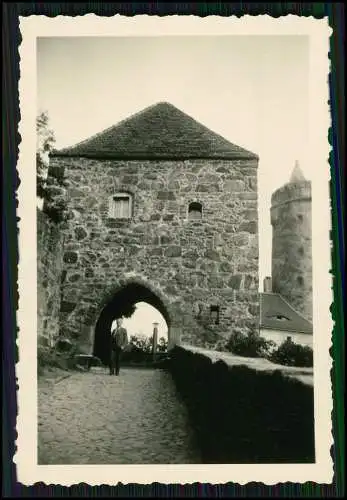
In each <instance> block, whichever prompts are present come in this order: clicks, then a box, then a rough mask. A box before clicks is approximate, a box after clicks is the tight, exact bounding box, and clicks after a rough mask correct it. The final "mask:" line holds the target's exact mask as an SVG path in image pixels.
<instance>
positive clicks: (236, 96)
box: [37, 36, 314, 329]
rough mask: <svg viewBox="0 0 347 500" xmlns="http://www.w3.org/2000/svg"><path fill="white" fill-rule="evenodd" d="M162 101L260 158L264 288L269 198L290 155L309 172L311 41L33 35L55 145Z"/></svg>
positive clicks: (287, 170)
mask: <svg viewBox="0 0 347 500" xmlns="http://www.w3.org/2000/svg"><path fill="white" fill-rule="evenodd" d="M159 101H168V102H170V103H171V104H173V105H175V106H176V107H178V108H179V109H181V110H182V111H184V112H186V113H187V114H189V115H190V116H192V117H193V118H194V119H196V120H198V121H199V122H201V123H202V124H204V125H206V126H207V127H209V128H210V129H211V130H213V131H214V132H217V133H219V134H221V135H222V136H224V137H225V138H226V139H228V140H229V141H231V142H232V143H234V144H237V145H239V146H241V147H245V148H246V149H248V150H250V151H252V152H254V153H256V154H258V155H259V168H258V210H259V286H260V290H262V281H263V278H264V277H265V276H268V275H271V238H272V229H271V225H270V199H271V195H272V193H273V191H275V190H276V189H278V188H279V187H281V186H282V185H283V184H284V183H286V182H288V180H289V178H290V174H291V171H292V170H293V168H294V164H295V161H296V160H298V161H299V164H300V166H301V169H302V171H303V173H304V175H305V176H306V178H307V179H312V177H313V176H312V172H313V170H312V169H313V168H314V165H312V162H310V161H309V158H310V155H309V150H308V121H309V110H308V107H309V38H308V37H307V36H204V37H201V36H190V37H189V36H179V37H178V36H176V37H174V36H160V37H158V36H157V37H113V38H103V37H99V36H98V37H65V38H64V37H61V38H58V37H51V38H39V39H38V41H37V112H38V113H39V112H40V111H43V110H45V111H47V112H48V114H49V118H50V125H51V128H52V129H53V131H54V133H55V137H56V147H57V148H61V147H65V146H69V145H73V144H75V143H77V142H79V141H81V140H84V139H86V138H88V137H90V136H92V135H93V134H96V133H98V132H100V131H102V130H103V129H105V128H108V127H110V126H112V125H114V124H116V123H117V122H119V121H120V120H122V119H124V118H127V117H128V116H130V115H131V114H133V113H135V112H137V111H140V110H142V109H143V108H145V107H147V106H149V105H152V104H155V103H156V102H159ZM141 311H142V312H143V310H142V309H141V307H140V308H139V312H138V313H136V314H139V315H140V316H139V319H138V321H137V323H136V325H135V324H134V326H133V327H134V328H135V326H136V327H137V328H140V326H141V324H142V323H141V321H142V320H141ZM148 311H150V309H148ZM148 314H149V313H148ZM147 317H148V318H149V317H150V318H151V321H150V322H152V321H156V320H160V321H163V318H161V317H160V316H159V313H158V314H157V316H155V315H153V312H151V313H150V316H147ZM135 319H136V318H135ZM160 321H159V322H160ZM163 328H164V329H165V326H163Z"/></svg>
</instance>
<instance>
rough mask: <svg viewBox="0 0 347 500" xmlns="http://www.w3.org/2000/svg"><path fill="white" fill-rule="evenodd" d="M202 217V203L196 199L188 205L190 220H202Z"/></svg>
mask: <svg viewBox="0 0 347 500" xmlns="http://www.w3.org/2000/svg"><path fill="white" fill-rule="evenodd" d="M201 218H202V205H201V203H198V202H196V201H194V202H192V203H190V204H189V207H188V219H189V220H200V219H201Z"/></svg>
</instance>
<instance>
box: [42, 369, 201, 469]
mask: <svg viewBox="0 0 347 500" xmlns="http://www.w3.org/2000/svg"><path fill="white" fill-rule="evenodd" d="M38 396H39V399H38V405H39V408H38V414H39V428H38V461H39V464H136V463H138V464H145V463H147V464H150V463H152V464H159V463H161V464H163V463H164V464H165V463H180V464H182V463H201V459H200V456H199V453H198V451H197V449H196V448H195V446H194V443H193V441H192V430H191V428H190V426H189V423H188V421H187V415H186V411H185V407H184V405H183V404H182V403H181V402H180V400H179V399H178V397H177V393H176V390H175V386H174V383H173V381H172V379H171V376H170V374H169V373H167V372H164V371H162V370H150V369H142V370H141V369H132V368H131V369H130V368H129V369H126V368H123V370H122V372H121V376H120V377H111V376H110V375H108V374H107V373H106V371H105V372H89V373H75V374H73V375H72V376H70V377H68V378H66V379H64V380H62V381H60V382H58V383H56V384H54V385H52V384H51V385H50V386H48V385H47V384H45V383H42V382H39V391H38Z"/></svg>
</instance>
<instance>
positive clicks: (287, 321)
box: [260, 293, 313, 334]
mask: <svg viewBox="0 0 347 500" xmlns="http://www.w3.org/2000/svg"><path fill="white" fill-rule="evenodd" d="M260 328H266V329H270V330H282V331H287V332H298V333H307V334H312V333H313V326H312V323H311V322H310V321H308V320H307V319H306V318H304V317H303V316H302V315H301V314H300V313H298V312H297V311H295V309H293V308H292V306H291V305H290V304H288V302H287V301H286V300H285V299H284V298H283V297H282V296H281V295H279V294H277V293H261V294H260Z"/></svg>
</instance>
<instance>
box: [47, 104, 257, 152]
mask: <svg viewBox="0 0 347 500" xmlns="http://www.w3.org/2000/svg"><path fill="white" fill-rule="evenodd" d="M51 156H77V157H78V156H83V157H90V158H129V159H137V158H139V159H143V158H145V159H147V158H154V159H156V158H157V159H161V158H172V159H189V158H226V159H258V156H257V155H255V154H254V153H252V152H250V151H247V150H246V149H243V148H242V147H240V146H236V145H235V144H232V143H231V142H229V141H228V140H226V139H225V138H224V137H222V136H220V135H218V134H216V133H215V132H212V131H211V130H209V129H208V128H207V127H205V126H204V125H202V124H201V123H199V122H197V121H196V120H194V119H193V118H191V117H190V116H188V115H187V114H186V113H184V112H183V111H181V110H179V109H177V108H176V107H175V106H173V105H172V104H170V103H167V102H160V103H157V104H155V105H153V106H149V107H148V108H145V109H144V110H143V111H140V112H139V113H136V114H134V115H132V116H130V117H129V118H127V119H125V120H123V121H121V122H120V123H118V124H117V125H114V126H112V127H110V128H108V129H106V130H104V131H102V132H101V133H99V134H97V135H95V136H93V137H91V138H90V139H87V140H85V141H83V142H81V143H79V144H77V145H75V146H72V147H68V148H64V149H62V150H60V151H54V152H53V153H52V155H51Z"/></svg>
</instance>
